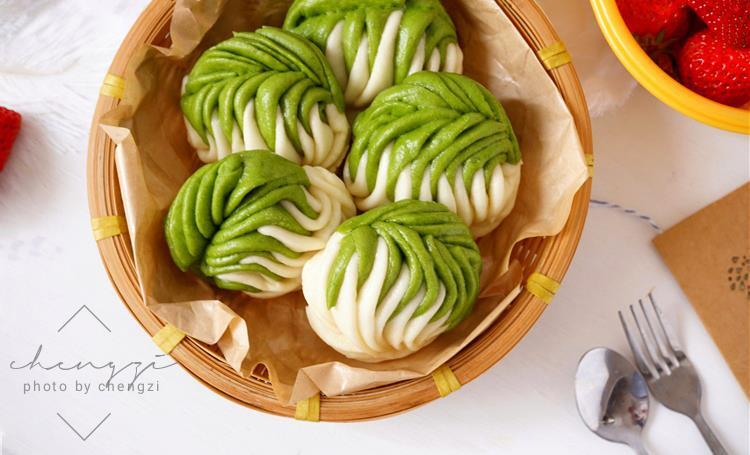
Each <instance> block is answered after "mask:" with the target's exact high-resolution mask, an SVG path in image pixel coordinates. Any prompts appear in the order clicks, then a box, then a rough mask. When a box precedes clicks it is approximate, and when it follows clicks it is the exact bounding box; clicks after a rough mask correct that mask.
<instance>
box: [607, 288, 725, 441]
mask: <svg viewBox="0 0 750 455" xmlns="http://www.w3.org/2000/svg"><path fill="white" fill-rule="evenodd" d="M648 299H649V301H650V302H651V307H652V309H653V313H654V314H655V315H656V320H657V321H658V327H657V330H654V324H652V322H651V321H652V318H651V317H649V314H648V312H647V311H646V306H645V305H644V304H643V300H638V305H639V306H640V310H641V311H640V314H641V316H640V317H639V316H638V315H637V314H636V310H635V308H634V307H633V305H630V313H631V314H632V315H633V319H634V320H635V326H636V327H637V328H638V333H639V334H640V342H639V341H638V340H637V339H636V337H635V336H634V335H633V331H631V330H630V329H628V324H627V323H626V322H625V317H624V316H623V314H622V312H621V311H618V312H617V314H618V315H619V316H620V322H621V323H622V328H623V330H625V336H626V337H627V338H628V344H629V345H630V350H631V351H633V357H635V363H636V366H637V367H638V370H639V371H640V372H641V374H642V375H643V377H644V378H646V382H647V383H648V388H649V390H651V393H652V394H653V395H654V397H655V398H656V399H657V400H659V401H660V402H661V404H663V405H664V406H666V407H668V408H669V409H671V410H673V411H675V412H679V413H680V414H684V415H686V416H688V417H690V418H691V419H692V420H693V422H695V425H697V426H698V429H699V430H700V432H701V435H703V439H705V441H706V444H708V447H709V448H710V449H711V452H712V453H714V454H721V455H724V454H726V453H727V451H726V450H725V449H724V447H723V446H722V445H721V442H719V439H718V438H717V437H716V435H715V434H714V432H713V431H712V430H711V428H710V427H709V426H708V423H707V422H706V420H705V419H704V418H703V415H702V414H701V383H700V379H699V378H698V374H697V373H696V371H695V368H693V364H692V363H690V360H688V358H687V356H685V353H684V352H682V351H681V350H679V349H678V348H677V347H675V343H673V342H672V340H671V339H670V338H669V335H667V331H666V330H665V328H664V323H663V322H662V319H661V314H660V312H659V309H658V308H657V306H656V303H655V302H654V297H653V296H652V295H651V293H649V294H648ZM641 320H645V324H643V323H642V321H641ZM644 326H645V328H644Z"/></svg>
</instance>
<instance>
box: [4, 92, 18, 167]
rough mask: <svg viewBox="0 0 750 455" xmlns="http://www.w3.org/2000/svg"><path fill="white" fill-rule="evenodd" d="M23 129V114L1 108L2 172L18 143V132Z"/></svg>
mask: <svg viewBox="0 0 750 455" xmlns="http://www.w3.org/2000/svg"><path fill="white" fill-rule="evenodd" d="M20 129H21V114H19V113H18V112H14V111H11V110H10V109H6V108H4V107H0V171H2V170H3V167H5V162H6V161H8V156H10V149H12V148H13V143H14V142H15V141H16V136H18V131H19V130H20Z"/></svg>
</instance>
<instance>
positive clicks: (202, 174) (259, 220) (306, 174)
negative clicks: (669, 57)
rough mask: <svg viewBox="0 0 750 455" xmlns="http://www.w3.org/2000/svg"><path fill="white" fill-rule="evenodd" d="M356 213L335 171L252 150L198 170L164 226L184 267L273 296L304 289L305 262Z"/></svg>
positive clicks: (223, 285) (176, 259) (174, 255)
mask: <svg viewBox="0 0 750 455" xmlns="http://www.w3.org/2000/svg"><path fill="white" fill-rule="evenodd" d="M355 213H356V208H355V207H354V203H353V202H352V200H351V196H349V193H348V192H347V191H346V188H345V187H344V184H343V182H342V181H341V180H340V179H339V178H338V177H336V175H334V174H333V173H331V172H330V171H328V170H326V169H324V168H322V167H313V166H299V165H297V164H295V163H292V162H291V161H289V160H286V159H284V158H282V157H280V156H278V155H275V154H273V153H271V152H268V151H245V152H238V153H234V154H231V155H229V156H227V157H226V158H224V159H222V160H221V161H218V162H216V163H211V164H206V165H204V166H203V167H201V168H200V169H198V170H197V171H196V172H195V173H194V174H193V175H192V176H191V177H190V178H189V179H188V180H187V181H186V182H185V184H184V185H183V186H182V188H181V189H180V191H179V193H178V194H177V197H176V198H175V200H174V201H173V202H172V206H171V207H170V208H169V213H168V214H167V218H166V221H165V227H164V230H165V235H166V239H167V244H168V246H169V251H170V253H171V255H172V259H173V260H174V262H175V264H177V266H179V267H180V269H182V270H183V271H187V270H189V269H192V270H194V271H196V272H198V273H200V274H201V275H203V276H205V277H206V278H208V279H211V280H212V281H213V282H214V283H215V284H216V285H217V286H218V287H220V288H224V289H230V290H240V291H244V292H246V293H248V294H250V295H252V296H253V297H259V298H271V297H276V296H279V295H282V294H285V293H288V292H291V291H294V290H296V289H298V288H299V287H300V283H301V281H300V274H301V271H302V266H303V265H304V264H305V262H306V261H307V260H308V259H309V258H310V257H312V256H313V254H315V253H316V252H317V251H319V250H321V249H323V247H324V246H325V244H326V241H327V240H328V238H329V237H330V236H331V234H333V232H334V231H335V230H336V228H337V227H338V226H339V225H340V224H341V223H342V222H343V221H344V220H346V219H347V218H350V217H352V216H354V215H355Z"/></svg>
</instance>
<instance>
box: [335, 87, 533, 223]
mask: <svg viewBox="0 0 750 455" xmlns="http://www.w3.org/2000/svg"><path fill="white" fill-rule="evenodd" d="M353 134H354V142H353V145H352V149H351V152H350V154H349V156H348V158H347V162H346V165H345V167H344V181H345V182H346V184H347V187H348V188H349V191H350V192H351V194H352V195H353V196H354V197H355V201H356V203H357V206H358V207H359V208H360V210H369V209H371V208H373V207H378V206H381V205H383V204H386V203H388V202H391V201H399V200H402V199H419V200H432V201H437V202H440V203H442V204H444V205H446V206H447V207H448V208H449V209H451V210H452V211H453V212H455V213H457V214H458V215H459V216H460V217H461V218H462V219H463V220H464V222H466V224H468V225H469V226H470V228H471V230H472V233H473V234H474V235H475V236H476V237H479V236H481V235H484V234H487V233H488V232H490V231H491V230H493V229H494V228H495V227H497V226H498V225H499V224H500V222H501V221H502V219H503V218H505V216H507V215H508V213H509V212H510V210H511V209H512V208H513V205H514V202H515V198H516V193H517V191H518V185H519V182H520V161H521V153H520V150H519V147H518V141H517V139H516V136H515V134H514V132H513V128H512V127H511V124H510V121H509V120H508V117H507V115H506V114H505V112H504V110H503V108H502V106H501V105H500V103H498V102H497V100H496V99H495V98H494V97H493V96H492V94H491V93H490V92H489V91H487V89H485V88H484V87H482V86H481V85H480V84H478V83H476V82H474V81H472V80H471V79H469V78H467V77H464V76H461V75H458V74H448V73H433V72H420V73H416V74H413V75H411V76H409V77H407V78H406V79H405V80H404V82H403V83H402V84H399V85H396V86H393V87H391V88H389V89H387V90H385V91H383V92H382V93H381V94H380V95H378V97H377V98H376V99H375V101H374V102H373V103H372V105H370V107H369V108H368V109H366V110H365V111H363V112H362V113H361V114H360V115H359V116H358V117H357V119H356V120H355V122H354V132H353Z"/></svg>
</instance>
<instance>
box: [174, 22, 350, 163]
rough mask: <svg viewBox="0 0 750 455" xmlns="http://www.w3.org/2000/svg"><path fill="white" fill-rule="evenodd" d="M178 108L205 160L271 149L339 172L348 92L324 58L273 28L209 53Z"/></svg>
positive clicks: (295, 37)
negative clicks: (250, 150) (251, 150)
mask: <svg viewBox="0 0 750 455" xmlns="http://www.w3.org/2000/svg"><path fill="white" fill-rule="evenodd" d="M181 106H182V110H183V113H184V114H185V118H186V125H187V128H188V138H189V140H190V142H191V144H192V145H193V146H194V147H195V148H196V149H197V150H198V154H199V157H200V158H201V160H203V161H205V162H212V161H216V160H218V159H221V158H224V157H225V156H226V155H228V154H229V153H232V152H237V151H242V150H248V149H268V150H272V151H274V152H276V153H277V154H280V155H282V156H284V157H285V158H287V159H289V160H291V161H294V162H296V163H301V164H311V165H319V166H323V167H326V168H329V169H335V168H336V167H337V166H338V164H339V163H340V162H341V160H342V159H343V154H344V151H345V149H346V146H347V145H348V135H349V123H348V121H347V119H346V115H345V113H344V99H343V94H342V92H341V88H340V87H339V84H338V82H337V81H336V77H335V76H334V74H333V71H332V69H331V67H330V66H329V64H328V62H327V61H326V59H325V56H324V55H323V54H322V52H320V50H319V49H317V48H316V47H315V46H314V45H313V44H312V43H310V42H309V41H308V40H306V39H305V38H303V37H301V36H298V35H297V34H295V33H291V32H288V31H284V30H281V29H277V28H273V27H263V28H261V29H259V30H258V31H256V32H253V33H236V34H235V35H234V37H232V38H230V39H228V40H226V41H223V42H221V43H219V44H217V45H216V46H214V47H212V48H210V49H208V50H207V51H206V52H204V53H203V55H202V56H201V57H200V58H199V59H198V61H197V62H196V64H195V66H194V67H193V69H192V71H191V72H190V74H189V75H188V76H187V77H186V78H185V81H184V82H183V95H182V100H181Z"/></svg>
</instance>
